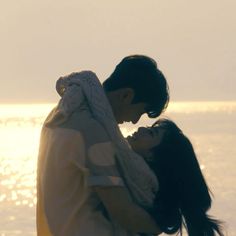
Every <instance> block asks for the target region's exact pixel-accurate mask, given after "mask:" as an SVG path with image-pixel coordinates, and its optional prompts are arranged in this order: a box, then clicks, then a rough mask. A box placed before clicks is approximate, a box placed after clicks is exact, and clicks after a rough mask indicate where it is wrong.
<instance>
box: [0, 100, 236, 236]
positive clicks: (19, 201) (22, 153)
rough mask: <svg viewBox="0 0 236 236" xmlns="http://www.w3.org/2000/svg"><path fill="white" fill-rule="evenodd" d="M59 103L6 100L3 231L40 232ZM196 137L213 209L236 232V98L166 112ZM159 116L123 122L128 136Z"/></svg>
mask: <svg viewBox="0 0 236 236" xmlns="http://www.w3.org/2000/svg"><path fill="white" fill-rule="evenodd" d="M54 105H55V104H31V105H24V104H20V105H4V104H2V105H0V236H16V235H21V236H30V235H36V228H35V205H36V201H37V199H36V190H35V184H36V181H35V179H36V163H37V152H38V144H39V135H40V129H41V126H42V122H43V121H44V119H45V116H46V115H47V114H48V112H49V111H50V110H51V108H52V107H53V106H54ZM164 116H165V117H168V118H171V119H172V120H174V121H175V122H176V123H177V124H178V125H179V126H180V128H181V129H182V130H183V131H184V133H185V134H186V135H187V136H188V137H189V138H190V140H191V141H192V143H193V146H194V148H195V151H196V153H197V156H198V159H199V162H200V165H201V169H202V171H203V173H204V175H205V177H206V180H207V182H208V185H209V186H210V189H211V191H212V192H213V194H214V198H213V205H212V208H211V210H210V211H209V214H211V215H214V216H216V217H217V218H219V219H221V220H223V221H224V222H225V228H226V231H227V234H228V235H229V236H236V219H235V215H236V214H235V213H236V171H235V168H236V125H235V123H236V102H176V103H171V104H170V105H169V107H168V109H167V111H166V113H165V114H164ZM152 122H154V121H153V120H150V119H147V117H143V118H142V119H141V121H140V122H139V123H138V124H136V125H132V124H129V123H126V124H124V125H122V126H121V129H122V132H123V133H124V135H128V134H130V133H132V132H133V131H135V129H136V128H137V127H138V126H142V125H144V126H146V125H150V124H152Z"/></svg>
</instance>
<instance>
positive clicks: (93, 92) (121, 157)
mask: <svg viewBox="0 0 236 236" xmlns="http://www.w3.org/2000/svg"><path fill="white" fill-rule="evenodd" d="M56 89H57V92H58V93H59V94H60V96H61V97H62V98H61V100H60V102H59V105H58V107H57V108H56V111H55V115H56V116H58V117H60V121H62V120H66V119H67V118H68V117H69V116H70V115H71V114H72V113H73V112H74V111H75V110H76V109H78V107H79V106H80V105H81V103H82V102H83V101H84V100H87V103H88V105H89V107H90V110H91V112H92V115H93V117H94V119H96V120H97V121H98V122H99V123H100V124H101V125H102V126H103V127H104V128H105V130H106V132H107V133H108V135H109V137H110V139H111V141H112V142H113V144H114V145H115V148H116V160H117V162H118V166H119V170H120V172H122V173H121V175H122V177H123V179H124V181H125V183H126V185H127V187H128V189H129V191H130V194H131V196H132V198H133V200H134V201H135V202H136V203H137V204H139V205H142V206H143V207H151V206H152V203H153V201H154V198H155V194H156V192H157V190H158V181H157V178H156V176H155V174H154V173H153V172H152V171H151V169H150V168H149V166H148V165H147V163H146V162H145V160H144V159H143V158H142V157H141V156H139V155H138V154H137V153H135V152H133V151H132V149H131V148H130V146H129V144H128V143H127V141H126V140H125V138H124V137H123V135H122V133H121V131H120V129H119V126H118V124H117V122H116V120H115V117H114V114H113V111H112V108H111V106H110V103H109V101H108V99H107V96H106V94H105V92H104V89H103V87H102V85H101V83H100V81H99V80H98V78H97V76H96V74H95V73H93V72H92V71H81V72H78V73H72V74H70V75H68V76H65V77H61V78H59V79H58V81H57V83H56Z"/></svg>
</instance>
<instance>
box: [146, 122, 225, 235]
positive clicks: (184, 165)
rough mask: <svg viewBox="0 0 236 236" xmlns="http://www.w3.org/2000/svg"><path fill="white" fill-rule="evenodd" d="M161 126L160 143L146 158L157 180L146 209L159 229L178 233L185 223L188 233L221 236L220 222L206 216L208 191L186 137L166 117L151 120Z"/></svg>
mask: <svg viewBox="0 0 236 236" xmlns="http://www.w3.org/2000/svg"><path fill="white" fill-rule="evenodd" d="M157 125H158V127H159V128H163V129H165V131H166V133H165V134H164V138H163V140H162V142H161V144H160V145H158V146H156V147H154V148H153V149H152V153H153V154H154V158H152V159H151V160H149V161H148V164H149V166H150V167H151V169H152V170H153V171H154V172H155V174H156V176H157V178H158V181H159V191H158V193H157V195H156V199H155V202H154V207H153V209H152V210H151V211H150V213H151V214H152V215H153V217H154V218H155V219H156V221H157V223H158V225H159V226H160V228H161V230H162V231H163V232H165V233H167V234H173V233H176V232H179V233H180V234H181V235H182V226H185V228H186V230H187V232H188V235H189V236H214V235H216V233H218V235H220V236H223V233H222V230H221V228H222V227H221V222H220V221H218V220H216V219H213V218H212V217H210V216H209V215H207V211H208V210H209V209H210V207H211V201H212V200H211V196H210V194H209V192H210V190H209V188H208V186H207V184H206V181H205V179H204V177H203V175H202V172H201V169H200V167H199V164H198V161H197V158H196V155H195V152H194V150H193V147H192V144H191V142H190V141H189V139H188V138H187V137H186V136H185V135H184V134H183V133H182V131H181V130H180V129H179V128H178V127H177V125H176V124H175V123H174V122H172V121H170V120H167V119H160V120H158V121H157V122H156V123H154V125H153V127H155V126H157Z"/></svg>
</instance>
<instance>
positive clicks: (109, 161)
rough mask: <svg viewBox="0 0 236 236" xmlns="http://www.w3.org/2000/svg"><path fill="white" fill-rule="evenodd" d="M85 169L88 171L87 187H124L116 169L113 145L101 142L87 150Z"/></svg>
mask: <svg viewBox="0 0 236 236" xmlns="http://www.w3.org/2000/svg"><path fill="white" fill-rule="evenodd" d="M87 167H88V169H89V173H90V174H89V177H88V184H89V186H124V182H123V179H122V177H121V176H120V173H119V171H118V169H117V165H116V160H115V150H114V146H113V144H112V143H111V142H110V141H108V142H101V143H96V144H94V145H92V146H91V147H90V148H89V150H88V159H87Z"/></svg>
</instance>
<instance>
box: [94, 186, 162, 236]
mask: <svg viewBox="0 0 236 236" xmlns="http://www.w3.org/2000/svg"><path fill="white" fill-rule="evenodd" d="M94 189H95V191H96V192H97V194H98V195H99V197H100V199H101V201H102V202H103V204H104V205H105V207H106V209H107V211H108V212H109V214H110V216H111V217H112V218H113V219H115V220H116V221H117V222H118V223H119V224H120V225H121V226H122V227H124V228H125V229H127V230H128V231H131V232H133V233H149V234H155V235H158V234H161V233H162V232H161V230H160V228H159V227H158V226H157V224H156V223H155V221H154V220H153V219H152V217H151V216H150V215H149V214H148V213H147V212H146V211H145V210H144V209H143V208H141V207H139V206H137V205H136V204H134V203H133V202H132V201H131V200H130V196H129V194H128V192H127V190H126V189H125V188H124V187H94Z"/></svg>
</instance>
